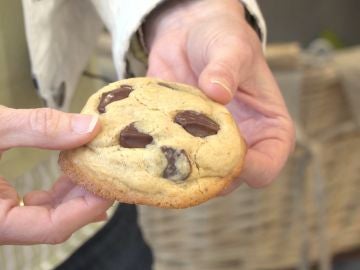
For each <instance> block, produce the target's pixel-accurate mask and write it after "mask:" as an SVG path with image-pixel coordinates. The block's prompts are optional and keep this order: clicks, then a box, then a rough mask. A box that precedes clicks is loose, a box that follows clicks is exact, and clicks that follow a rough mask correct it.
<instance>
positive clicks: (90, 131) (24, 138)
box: [0, 106, 100, 150]
mask: <svg viewBox="0 0 360 270" xmlns="http://www.w3.org/2000/svg"><path fill="white" fill-rule="evenodd" d="M97 120H98V117H97V116H94V115H82V114H70V113H64V112H60V111H57V110H54V109H49V108H40V109H11V108H7V107H4V106H0V138H1V140H0V150H1V149H8V148H12V147H21V146H29V147H38V148H46V149H58V150H62V149H69V148H74V147H77V146H80V145H82V144H85V143H87V142H88V141H90V140H91V139H93V138H94V137H95V136H96V134H97V133H98V132H99V131H100V125H99V124H98V121H97Z"/></svg>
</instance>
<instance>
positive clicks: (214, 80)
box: [210, 79, 233, 98]
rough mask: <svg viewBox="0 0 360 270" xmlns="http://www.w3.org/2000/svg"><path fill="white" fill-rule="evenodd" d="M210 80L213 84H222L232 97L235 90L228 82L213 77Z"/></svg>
mask: <svg viewBox="0 0 360 270" xmlns="http://www.w3.org/2000/svg"><path fill="white" fill-rule="evenodd" d="M210 82H211V83H213V84H217V85H220V86H221V88H223V89H224V90H225V91H226V92H227V93H228V94H229V95H230V98H232V96H233V92H232V91H231V89H230V87H229V86H228V85H227V84H226V83H224V82H223V81H220V80H217V79H212V80H211V81H210Z"/></svg>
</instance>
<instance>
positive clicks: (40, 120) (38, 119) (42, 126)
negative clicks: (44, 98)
mask: <svg viewBox="0 0 360 270" xmlns="http://www.w3.org/2000/svg"><path fill="white" fill-rule="evenodd" d="M60 118H61V117H60V114H59V112H57V111H56V110H54V109H50V108H41V109H34V110H32V111H31V112H30V117H29V121H30V128H31V130H32V131H35V132H38V133H41V134H43V135H45V136H49V137H53V136H54V135H55V134H56V131H57V129H58V126H59V123H60V120H61V119H60Z"/></svg>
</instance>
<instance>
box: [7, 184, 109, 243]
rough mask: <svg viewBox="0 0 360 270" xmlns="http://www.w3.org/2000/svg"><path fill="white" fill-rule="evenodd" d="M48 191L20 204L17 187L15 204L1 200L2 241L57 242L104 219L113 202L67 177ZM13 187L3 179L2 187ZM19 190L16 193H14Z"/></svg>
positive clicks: (13, 199)
mask: <svg viewBox="0 0 360 270" xmlns="http://www.w3.org/2000/svg"><path fill="white" fill-rule="evenodd" d="M59 182H60V184H58V185H55V186H54V188H53V189H52V190H50V191H48V192H46V191H34V192H31V193H29V194H27V195H26V196H25V198H24V204H25V206H24V207H19V206H17V205H18V200H17V194H16V192H15V191H14V190H13V193H12V194H13V195H12V196H11V201H12V203H11V204H9V203H8V204H7V205H6V206H7V207H5V204H4V201H0V210H1V212H0V244H38V243H48V244H57V243H61V242H64V241H65V240H67V239H68V238H69V237H70V236H71V234H72V233H73V232H75V231H76V230H78V229H80V228H81V227H83V226H84V225H86V224H89V223H92V222H97V221H103V220H105V219H106V218H107V215H106V210H107V209H108V208H109V207H110V206H111V205H112V203H113V202H111V201H108V200H104V199H102V198H99V197H97V196H95V195H93V194H90V193H88V192H87V191H85V190H84V189H83V188H81V187H79V186H76V185H74V184H72V183H71V182H69V181H67V180H66V179H65V178H62V179H60V180H59ZM2 189H6V190H7V191H10V189H9V188H7V186H6V185H5V184H4V183H3V182H0V190H2ZM14 192H15V193H14Z"/></svg>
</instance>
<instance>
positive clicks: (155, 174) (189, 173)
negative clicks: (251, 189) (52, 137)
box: [59, 78, 246, 208]
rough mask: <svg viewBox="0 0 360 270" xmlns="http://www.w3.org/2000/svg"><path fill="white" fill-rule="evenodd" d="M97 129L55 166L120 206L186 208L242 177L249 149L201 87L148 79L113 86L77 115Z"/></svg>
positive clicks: (227, 113)
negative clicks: (93, 118)
mask: <svg viewBox="0 0 360 270" xmlns="http://www.w3.org/2000/svg"><path fill="white" fill-rule="evenodd" d="M82 113H84V114H92V115H99V121H100V123H101V126H102V131H101V132H100V133H99V134H98V135H97V137H96V138H95V139H94V140H93V141H91V142H90V143H88V144H87V145H84V146H82V147H79V148H76V149H73V150H67V151H63V152H61V154H60V157H59V164H60V166H61V168H62V170H63V172H64V173H65V174H67V175H69V176H70V178H71V179H73V180H74V181H75V182H77V183H78V184H80V185H83V186H85V187H86V188H87V189H89V190H90V191H92V192H94V193H95V194H97V195H100V196H102V197H105V198H108V199H115V200H118V201H120V202H125V203H136V204H145V205H152V206H158V207H166V208H184V207H190V206H194V205H197V204H200V203H202V202H205V201H207V200H208V199H210V198H212V197H214V196H216V195H217V194H218V193H219V192H220V191H221V190H222V189H223V188H225V187H226V186H227V185H228V184H229V183H230V182H231V181H232V180H233V179H234V178H235V177H236V176H237V175H238V174H239V173H240V170H241V167H242V164H243V159H244V155H245V151H246V146H245V144H244V141H243V139H242V138H241V135H240V134H239V131H238V128H237V126H236V123H235V122H234V120H233V118H232V116H231V114H230V113H229V112H228V110H227V109H226V108H225V107H224V106H222V105H220V104H218V103H215V102H213V101H211V100H210V99H208V98H207V97H206V96H205V95H204V94H203V93H202V92H201V91H200V90H198V89H196V88H194V87H191V86H188V85H184V84H178V83H172V82H165V81H161V80H157V79H151V78H136V79H127V80H122V81H118V82H115V83H112V84H110V85H108V86H106V87H104V88H102V89H100V90H99V91H98V92H97V93H95V94H94V95H92V96H91V97H90V98H89V100H88V102H87V104H86V105H85V107H84V108H83V110H82Z"/></svg>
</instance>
